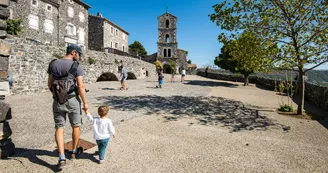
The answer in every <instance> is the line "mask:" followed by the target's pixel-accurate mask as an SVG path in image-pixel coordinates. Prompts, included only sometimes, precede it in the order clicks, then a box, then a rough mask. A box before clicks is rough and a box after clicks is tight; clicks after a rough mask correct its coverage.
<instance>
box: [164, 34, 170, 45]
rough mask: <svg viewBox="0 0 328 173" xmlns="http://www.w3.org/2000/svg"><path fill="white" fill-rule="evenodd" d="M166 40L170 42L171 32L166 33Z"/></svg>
mask: <svg viewBox="0 0 328 173" xmlns="http://www.w3.org/2000/svg"><path fill="white" fill-rule="evenodd" d="M165 42H166V43H169V42H170V35H169V34H166V36H165Z"/></svg>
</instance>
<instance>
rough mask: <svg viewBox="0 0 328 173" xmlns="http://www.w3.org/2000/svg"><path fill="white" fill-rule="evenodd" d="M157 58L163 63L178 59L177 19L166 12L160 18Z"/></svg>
mask: <svg viewBox="0 0 328 173" xmlns="http://www.w3.org/2000/svg"><path fill="white" fill-rule="evenodd" d="M157 19H158V42H157V56H158V58H159V59H162V61H165V60H168V59H172V60H175V61H176V59H177V58H178V42H177V27H176V26H177V17H175V16H174V15H172V14H170V13H168V12H166V13H164V14H162V15H161V16H159V17H158V18H157Z"/></svg>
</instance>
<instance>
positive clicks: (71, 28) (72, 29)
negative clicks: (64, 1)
mask: <svg viewBox="0 0 328 173" xmlns="http://www.w3.org/2000/svg"><path fill="white" fill-rule="evenodd" d="M66 29H67V34H68V35H76V32H75V26H74V25H73V24H71V23H68V24H67V27H66Z"/></svg>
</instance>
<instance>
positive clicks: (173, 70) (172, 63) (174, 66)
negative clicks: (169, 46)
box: [169, 60, 177, 74]
mask: <svg viewBox="0 0 328 173" xmlns="http://www.w3.org/2000/svg"><path fill="white" fill-rule="evenodd" d="M169 65H170V69H171V73H172V74H177V63H176V62H175V61H173V60H169Z"/></svg>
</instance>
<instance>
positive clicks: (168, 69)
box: [163, 64, 172, 74]
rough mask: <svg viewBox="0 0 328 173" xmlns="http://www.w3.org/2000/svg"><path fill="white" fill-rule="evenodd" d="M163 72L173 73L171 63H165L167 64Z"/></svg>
mask: <svg viewBox="0 0 328 173" xmlns="http://www.w3.org/2000/svg"><path fill="white" fill-rule="evenodd" d="M163 72H164V73H168V74H172V69H171V67H170V65H168V64H165V65H164V66H163Z"/></svg>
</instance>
